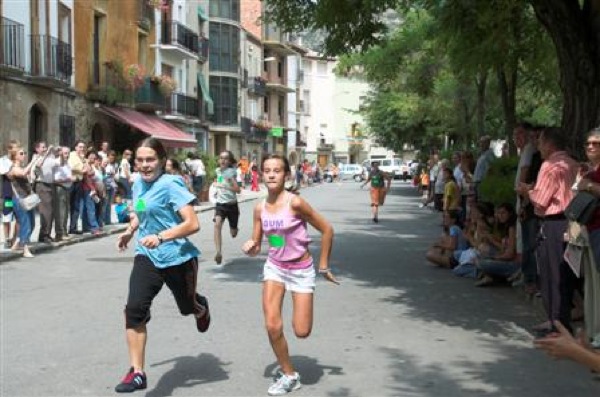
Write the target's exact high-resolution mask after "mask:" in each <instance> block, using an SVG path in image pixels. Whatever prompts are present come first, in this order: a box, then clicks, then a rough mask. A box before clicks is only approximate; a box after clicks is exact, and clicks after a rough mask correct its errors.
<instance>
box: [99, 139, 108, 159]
mask: <svg viewBox="0 0 600 397" xmlns="http://www.w3.org/2000/svg"><path fill="white" fill-rule="evenodd" d="M108 152H109V146H108V142H107V141H104V142H102V144H101V145H100V150H99V151H98V156H99V157H100V159H101V160H106V159H107V158H108Z"/></svg>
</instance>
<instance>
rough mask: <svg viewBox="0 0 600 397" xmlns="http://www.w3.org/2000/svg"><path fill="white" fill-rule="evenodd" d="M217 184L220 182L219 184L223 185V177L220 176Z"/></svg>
mask: <svg viewBox="0 0 600 397" xmlns="http://www.w3.org/2000/svg"><path fill="white" fill-rule="evenodd" d="M217 182H218V183H223V176H221V175H219V176H218V177H217Z"/></svg>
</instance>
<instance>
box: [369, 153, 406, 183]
mask: <svg viewBox="0 0 600 397" xmlns="http://www.w3.org/2000/svg"><path fill="white" fill-rule="evenodd" d="M375 161H379V169H380V170H382V171H383V172H387V173H388V174H391V175H392V176H393V177H394V179H402V180H404V181H406V180H407V179H408V178H410V175H409V172H408V171H409V169H408V167H407V166H406V165H405V164H403V163H402V160H400V159H398V158H387V159H381V160H375Z"/></svg>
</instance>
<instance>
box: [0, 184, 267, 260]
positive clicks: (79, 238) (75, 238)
mask: <svg viewBox="0 0 600 397" xmlns="http://www.w3.org/2000/svg"><path fill="white" fill-rule="evenodd" d="M266 193H267V191H266V188H265V187H264V186H261V191H260V192H251V191H250V190H247V189H244V190H242V193H240V194H239V195H238V202H240V203H243V202H246V201H252V200H256V199H257V198H260V197H265V196H266ZM214 208H215V205H214V204H212V203H202V204H201V205H197V206H195V207H194V210H195V211H196V213H200V212H205V211H210V210H212V209H214ZM113 212H114V211H113ZM113 222H115V223H114V224H112V225H108V226H104V228H103V229H104V230H103V231H102V234H100V235H99V236H93V235H92V234H89V233H86V234H79V235H78V234H71V235H70V236H71V237H72V239H71V240H69V241H61V242H59V243H38V242H37V237H38V235H39V232H40V217H39V214H38V213H37V212H36V219H35V228H34V229H33V233H32V234H31V241H32V243H31V245H30V248H31V252H32V253H33V254H34V255H36V256H37V255H38V254H40V253H43V252H45V251H50V250H55V249H58V248H60V247H63V246H65V245H71V244H78V243H82V242H85V241H89V240H95V239H97V238H102V237H106V236H110V235H113V234H116V233H120V232H122V231H124V230H125V229H126V228H127V224H126V223H116V216H115V214H114V213H113ZM0 233H1V232H0ZM22 257H23V254H22V253H18V252H13V251H11V250H10V249H6V248H4V243H3V242H2V245H1V247H0V265H1V264H3V263H6V262H9V261H12V260H15V259H20V258H22Z"/></svg>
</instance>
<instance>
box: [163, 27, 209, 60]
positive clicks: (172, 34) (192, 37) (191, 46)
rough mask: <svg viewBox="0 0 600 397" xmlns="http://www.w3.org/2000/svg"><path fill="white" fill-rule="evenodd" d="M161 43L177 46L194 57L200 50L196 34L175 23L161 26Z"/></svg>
mask: <svg viewBox="0 0 600 397" xmlns="http://www.w3.org/2000/svg"><path fill="white" fill-rule="evenodd" d="M161 43H162V44H170V45H179V46H181V47H184V48H185V49H187V50H189V51H190V52H192V53H194V54H196V55H197V54H198V51H199V49H200V41H199V40H198V34H197V33H195V32H194V31H193V30H191V29H189V28H188V27H186V26H185V25H183V24H181V23H179V22H177V21H172V22H167V23H164V24H163V25H162V32H161Z"/></svg>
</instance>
